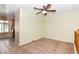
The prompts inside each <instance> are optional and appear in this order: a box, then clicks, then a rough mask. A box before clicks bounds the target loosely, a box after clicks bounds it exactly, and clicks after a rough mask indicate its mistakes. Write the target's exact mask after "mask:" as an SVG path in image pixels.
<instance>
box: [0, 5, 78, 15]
mask: <svg viewBox="0 0 79 59" xmlns="http://www.w3.org/2000/svg"><path fill="white" fill-rule="evenodd" d="M52 5H53V6H55V8H54V9H56V13H62V12H66V11H71V10H79V4H52ZM0 6H1V8H2V7H4V6H3V5H0ZM42 6H43V4H6V5H5V7H6V13H14V12H15V11H16V10H17V9H18V8H26V9H27V10H29V11H32V12H33V11H35V10H33V7H39V8H41V7H42ZM53 6H52V7H51V9H53ZM1 8H0V9H1ZM0 11H1V10H0Z"/></svg>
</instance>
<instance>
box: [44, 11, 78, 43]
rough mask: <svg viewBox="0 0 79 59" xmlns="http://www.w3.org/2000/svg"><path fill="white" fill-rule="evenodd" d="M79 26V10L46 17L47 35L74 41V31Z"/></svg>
mask: <svg viewBox="0 0 79 59" xmlns="http://www.w3.org/2000/svg"><path fill="white" fill-rule="evenodd" d="M77 28H79V10H74V11H67V12H64V13H59V14H53V15H47V17H45V37H47V38H51V39H56V40H61V41H66V42H74V31H75V30H76V29H77Z"/></svg>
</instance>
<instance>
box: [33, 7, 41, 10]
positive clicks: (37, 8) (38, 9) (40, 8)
mask: <svg viewBox="0 0 79 59" xmlns="http://www.w3.org/2000/svg"><path fill="white" fill-rule="evenodd" d="M33 8H34V9H37V10H42V9H41V8H36V7H33Z"/></svg>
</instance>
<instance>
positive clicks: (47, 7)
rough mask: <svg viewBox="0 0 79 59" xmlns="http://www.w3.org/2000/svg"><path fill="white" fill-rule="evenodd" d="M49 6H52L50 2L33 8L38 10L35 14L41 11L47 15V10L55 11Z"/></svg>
mask: <svg viewBox="0 0 79 59" xmlns="http://www.w3.org/2000/svg"><path fill="white" fill-rule="evenodd" d="M51 6H52V5H51V4H47V5H46V6H45V5H44V6H43V8H37V7H33V8H34V9H36V10H40V11H39V12H37V13H36V14H39V13H43V14H44V15H47V12H56V10H49V8H50V7H51Z"/></svg>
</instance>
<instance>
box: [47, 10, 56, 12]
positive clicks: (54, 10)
mask: <svg viewBox="0 0 79 59" xmlns="http://www.w3.org/2000/svg"><path fill="white" fill-rule="evenodd" d="M47 11H48V12H56V10H47Z"/></svg>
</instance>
